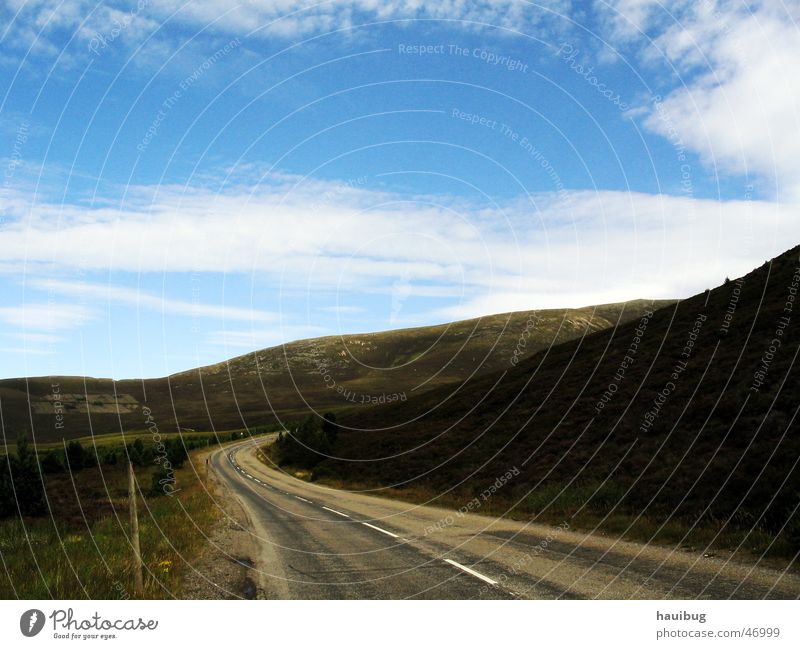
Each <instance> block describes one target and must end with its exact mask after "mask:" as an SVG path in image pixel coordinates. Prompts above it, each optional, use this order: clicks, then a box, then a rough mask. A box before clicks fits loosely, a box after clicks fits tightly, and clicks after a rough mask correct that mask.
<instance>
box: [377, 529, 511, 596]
mask: <svg viewBox="0 0 800 649" xmlns="http://www.w3.org/2000/svg"><path fill="white" fill-rule="evenodd" d="M365 525H366V523H365ZM445 562H446V563H449V564H450V565H451V566H455V567H456V568H458V569H459V570H463V571H464V572H466V573H468V574H470V575H472V576H473V577H477V578H478V579H480V580H481V581H485V582H486V583H487V584H490V585H492V586H497V582H496V581H495V580H494V579H490V578H489V577H487V576H486V575H482V574H481V573H479V572H475V571H474V570H473V569H472V568H467V567H466V566H462V565H461V564H460V563H458V562H456V561H453V560H452V559H445Z"/></svg>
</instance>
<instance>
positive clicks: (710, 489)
mask: <svg viewBox="0 0 800 649" xmlns="http://www.w3.org/2000/svg"><path fill="white" fill-rule="evenodd" d="M799 250H800V249H798V248H793V249H792V250H790V251H788V252H787V253H785V254H783V255H781V256H780V257H777V258H775V259H774V260H772V261H771V262H769V263H765V264H764V265H763V266H761V267H760V268H757V269H755V270H754V271H753V272H751V273H749V274H748V275H746V276H745V277H744V278H741V279H739V280H734V281H729V282H726V283H725V284H724V285H722V286H719V287H717V288H715V289H713V290H711V291H709V292H706V293H702V294H700V295H696V296H694V297H692V298H689V299H686V300H683V301H681V302H679V303H677V304H675V305H671V306H667V307H665V308H662V309H660V310H658V311H656V312H655V314H654V315H653V316H652V317H650V318H643V319H637V320H636V321H633V322H629V323H627V324H625V325H623V326H620V327H617V328H607V329H604V330H602V331H599V332H597V333H594V334H592V335H589V336H586V337H581V338H577V339H574V340H572V341H569V342H566V343H563V344H560V345H557V346H554V347H551V348H548V349H546V350H543V351H541V352H539V353H537V354H534V355H533V356H531V357H530V358H528V359H526V360H524V361H523V362H521V363H520V364H519V365H518V366H517V367H509V368H507V369H506V370H503V371H500V372H495V373H490V374H484V375H482V376H478V377H474V378H472V379H470V380H467V381H464V382H462V383H460V384H459V385H457V386H447V387H442V388H437V389H435V390H432V391H429V392H426V393H424V394H421V395H419V396H416V397H414V398H411V399H409V400H408V401H407V402H405V403H397V404H391V405H387V406H382V407H378V408H372V409H369V410H364V411H362V412H355V411H351V412H349V413H346V415H345V416H344V417H340V423H342V424H344V425H345V426H346V427H348V428H350V430H348V429H343V430H342V431H341V432H340V433H339V440H338V443H337V447H336V448H335V450H334V453H335V454H336V455H337V456H339V457H340V459H327V460H325V461H323V462H322V463H321V464H319V465H317V467H316V468H315V472H314V475H315V477H316V478H318V479H319V478H322V479H327V480H331V481H344V482H346V483H348V484H351V485H362V486H381V487H389V488H392V489H393V490H395V491H396V492H398V493H401V494H402V493H407V494H409V495H410V497H412V498H414V499H425V498H429V497H441V498H443V499H444V500H447V501H449V502H451V503H454V504H455V503H459V502H462V503H468V502H470V499H472V498H475V497H477V496H479V495H481V494H484V493H487V491H486V490H489V492H490V495H491V497H490V499H489V500H491V503H492V507H493V508H494V509H499V510H500V511H506V510H507V509H509V508H511V509H513V510H514V511H517V512H523V513H525V514H529V515H533V516H534V517H538V516H548V515H549V517H550V518H559V519H560V520H564V518H565V517H572V516H575V515H580V514H582V513H583V514H586V513H591V512H593V513H594V514H595V515H596V519H597V520H598V521H602V520H603V519H604V518H605V517H606V516H609V515H612V514H615V513H625V514H626V516H628V520H630V521H635V520H636V519H637V518H641V519H647V520H650V521H655V522H656V523H657V524H655V525H654V527H653V528H652V529H654V530H655V529H656V528H658V526H669V525H672V524H673V523H675V524H676V529H680V530H681V534H683V533H686V532H687V531H691V529H692V527H693V526H695V525H698V526H702V525H707V524H711V525H712V527H715V528H716V529H719V530H727V531H730V530H734V529H737V530H745V531H746V532H751V531H752V533H751V534H747V533H745V534H743V535H740V536H739V537H737V538H739V540H740V541H741V542H742V543H744V544H745V545H747V544H750V543H752V544H753V547H756V546H758V547H760V548H761V549H765V548H766V547H768V546H769V543H771V541H770V542H769V543H767V542H766V541H765V542H763V543H761V544H760V545H759V543H756V542H755V541H753V539H754V538H756V536H757V535H758V534H760V533H762V532H764V533H767V534H768V535H769V536H767V537H764V538H770V539H771V538H774V535H776V534H777V535H779V536H780V538H781V542H782V543H783V544H784V545H783V547H784V549H785V548H787V547H791V548H793V550H792V552H793V551H795V550H797V549H800V522H799V518H800V517H798V512H797V509H796V508H797V506H798V503H800V473H799V469H798V466H797V464H798V459H799V458H800V434H799V433H800V430H799V429H798V421H797V411H798V407H800V372H799V371H798V366H797V355H798V349H799V345H798V343H800V298H798V301H797V302H795V301H794V300H795V296H796V295H797V292H798V286H799V285H800V270H798V268H799V267H800V261H799V260H798V251H799ZM509 471H512V474H513V477H512V478H511V479H509V480H507V481H503V480H501V481H500V482H504V484H503V485H502V487H501V488H496V489H492V485H496V484H497V480H498V478H499V477H501V476H504V475H507V473H508V472H509ZM515 471H516V473H515ZM479 504H481V503H480V501H479ZM483 506H488V505H483ZM677 523H679V525H678V524H677ZM762 541H763V539H762Z"/></svg>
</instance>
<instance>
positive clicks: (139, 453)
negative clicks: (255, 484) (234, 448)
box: [0, 432, 239, 599]
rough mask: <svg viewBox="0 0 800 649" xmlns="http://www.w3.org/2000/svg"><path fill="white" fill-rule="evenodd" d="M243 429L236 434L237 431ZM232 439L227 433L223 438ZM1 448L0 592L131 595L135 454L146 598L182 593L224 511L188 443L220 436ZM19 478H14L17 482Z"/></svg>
mask: <svg viewBox="0 0 800 649" xmlns="http://www.w3.org/2000/svg"><path fill="white" fill-rule="evenodd" d="M238 437H239V433H238V432H237V433H236V438H237V439H238ZM230 438H232V435H231V434H227V435H225V440H226V441H227V440H228V439H230ZM115 439H116V443H113V444H110V443H102V442H107V440H100V439H98V441H99V442H101V443H98V444H97V445H96V446H95V447H91V448H87V447H84V446H83V444H81V442H79V441H73V442H70V443H69V444H67V445H66V446H65V447H64V446H62V449H60V450H59V449H56V448H50V449H47V450H43V451H42V452H41V453H39V454H38V460H37V453H36V451H35V450H34V449H33V448H32V447H31V446H29V445H28V443H27V440H25V439H24V438H23V439H20V440H18V443H17V445H16V451H15V452H14V453H10V454H9V455H8V456H0V557H2V561H3V564H4V570H3V571H2V572H0V598H3V599H8V598H14V597H20V598H25V599H51V598H56V599H59V598H69V599H73V598H92V599H121V598H128V597H131V596H132V595H131V589H132V572H131V566H132V563H131V548H130V543H129V540H128V534H129V526H128V523H129V517H128V474H127V471H128V460H129V459H130V460H131V461H132V462H133V463H134V465H135V466H136V476H137V482H138V485H139V493H140V499H139V527H140V538H141V547H142V554H143V561H144V566H145V592H144V596H145V597H147V598H161V597H171V596H175V595H176V594H178V591H179V588H180V584H181V583H182V578H183V576H184V575H185V574H186V572H187V571H188V570H190V569H191V564H192V562H193V560H195V559H196V557H197V556H198V554H199V553H200V552H201V551H202V550H203V548H204V547H205V540H206V537H205V534H207V533H208V532H209V531H210V527H211V525H213V523H214V522H215V521H216V520H217V516H218V514H217V513H216V512H217V509H216V507H215V506H214V503H213V501H212V500H211V498H210V497H209V495H208V493H207V491H206V485H204V484H203V479H204V476H205V471H202V472H197V471H196V470H195V467H194V465H193V464H192V465H189V466H187V461H188V460H189V452H190V451H192V450H193V449H201V448H202V449H204V448H206V447H207V446H209V445H211V444H212V443H213V444H218V443H219V442H220V440H219V438H218V437H217V436H215V435H209V434H204V435H193V436H191V437H189V438H187V439H180V438H179V437H172V438H167V439H163V440H161V439H159V438H154V437H153V436H151V437H150V439H149V443H147V444H146V443H145V442H144V440H143V438H136V439H135V440H131V441H129V442H128V443H127V445H126V444H123V443H119V438H115ZM12 479H13V482H12Z"/></svg>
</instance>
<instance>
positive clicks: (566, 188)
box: [0, 0, 800, 379]
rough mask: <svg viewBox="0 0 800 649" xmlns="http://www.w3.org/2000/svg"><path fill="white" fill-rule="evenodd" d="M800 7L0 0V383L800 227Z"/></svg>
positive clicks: (706, 253)
mask: <svg viewBox="0 0 800 649" xmlns="http://www.w3.org/2000/svg"><path fill="white" fill-rule="evenodd" d="M799 19H800V2H798V1H796V0H792V1H791V2H781V1H775V0H771V1H768V0H764V1H762V2H750V3H745V2H742V1H740V0H735V1H730V2H727V1H717V0H700V1H694V2H689V1H682V0H678V1H673V2H669V3H666V4H665V5H664V6H662V5H661V4H660V3H658V2H652V1H650V0H608V1H605V2H604V1H589V0H586V1H578V0H575V1H573V2H570V1H568V0H552V1H549V2H541V3H535V2H526V1H515V0H500V1H496V2H467V1H465V0H445V1H443V2H437V3H422V2H418V1H417V0H388V1H385V2H378V1H376V0H351V1H348V2H345V1H342V0H329V1H327V2H312V3H304V2H299V3H298V2H288V1H286V0H270V1H267V0H263V1H262V0H249V1H246V2H242V3H241V4H236V0H233V1H232V2H228V1H226V2H223V1H221V0H192V1H190V2H182V1H180V0H134V1H133V2H114V1H110V2H102V3H95V2H92V1H85V0H69V1H59V0H27V1H23V0H3V1H2V3H1V4H0V165H2V170H3V171H2V186H1V187H0V291H2V292H1V293H0V296H1V297H0V358H2V365H0V377H17V376H49V375H65V374H69V375H89V376H99V377H112V378H118V379H119V378H132V377H155V376H164V375H168V374H171V373H173V372H177V371H181V370H185V369H189V368H192V367H196V366H199V365H204V364H209V363H215V362H220V361H222V360H225V359H227V358H230V357H232V356H236V355H239V354H244V353H247V352H249V351H253V350H255V349H259V348H262V347H267V346H272V345H279V344H281V343H284V342H288V341H291V340H296V339H300V338H308V337H316V336H323V335H343V334H348V333H357V332H368V331H379V330H387V329H395V328H401V327H409V326H419V325H427V324H435V323H442V322H449V321H453V320H458V319H465V318H472V317H478V316H481V315H488V314H493V313H503V312H508V311H519V310H529V309H543V308H560V307H578V306H585V305H591V304H602V303H609V302H617V301H622V300H628V299H636V298H681V297H687V296H690V295H692V294H695V293H697V292H700V291H702V290H704V289H705V288H708V287H713V286H717V285H719V284H721V283H722V282H723V281H724V279H725V277H732V278H733V277H738V276H740V275H743V274H745V273H747V272H749V271H750V270H752V269H753V268H754V267H756V266H759V265H761V264H762V263H763V262H764V261H765V260H767V259H770V258H772V257H774V256H776V255H778V254H780V253H782V252H784V251H785V250H786V249H788V248H790V247H792V246H794V245H796V244H797V243H798V240H799V239H800V214H799V213H798V210H797V207H798V203H800V165H798V164H797V160H798V159H800V75H798V74H797V70H798V69H800V33H799V31H798V20H799Z"/></svg>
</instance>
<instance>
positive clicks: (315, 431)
mask: <svg viewBox="0 0 800 649" xmlns="http://www.w3.org/2000/svg"><path fill="white" fill-rule="evenodd" d="M330 449H331V445H330V442H329V441H328V437H327V436H326V435H325V434H324V433H323V432H322V428H321V427H320V423H319V420H318V419H317V417H315V416H314V415H309V416H308V417H306V418H305V419H304V420H303V421H302V422H301V423H300V425H299V426H296V427H295V428H294V430H293V431H291V432H289V433H288V434H286V435H283V436H281V435H280V434H279V435H278V442H277V443H276V450H277V461H278V464H280V465H292V466H297V467H303V468H312V467H314V466H316V465H317V464H318V463H319V462H321V461H322V460H324V459H325V457H327V455H328V454H329V453H330Z"/></svg>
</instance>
